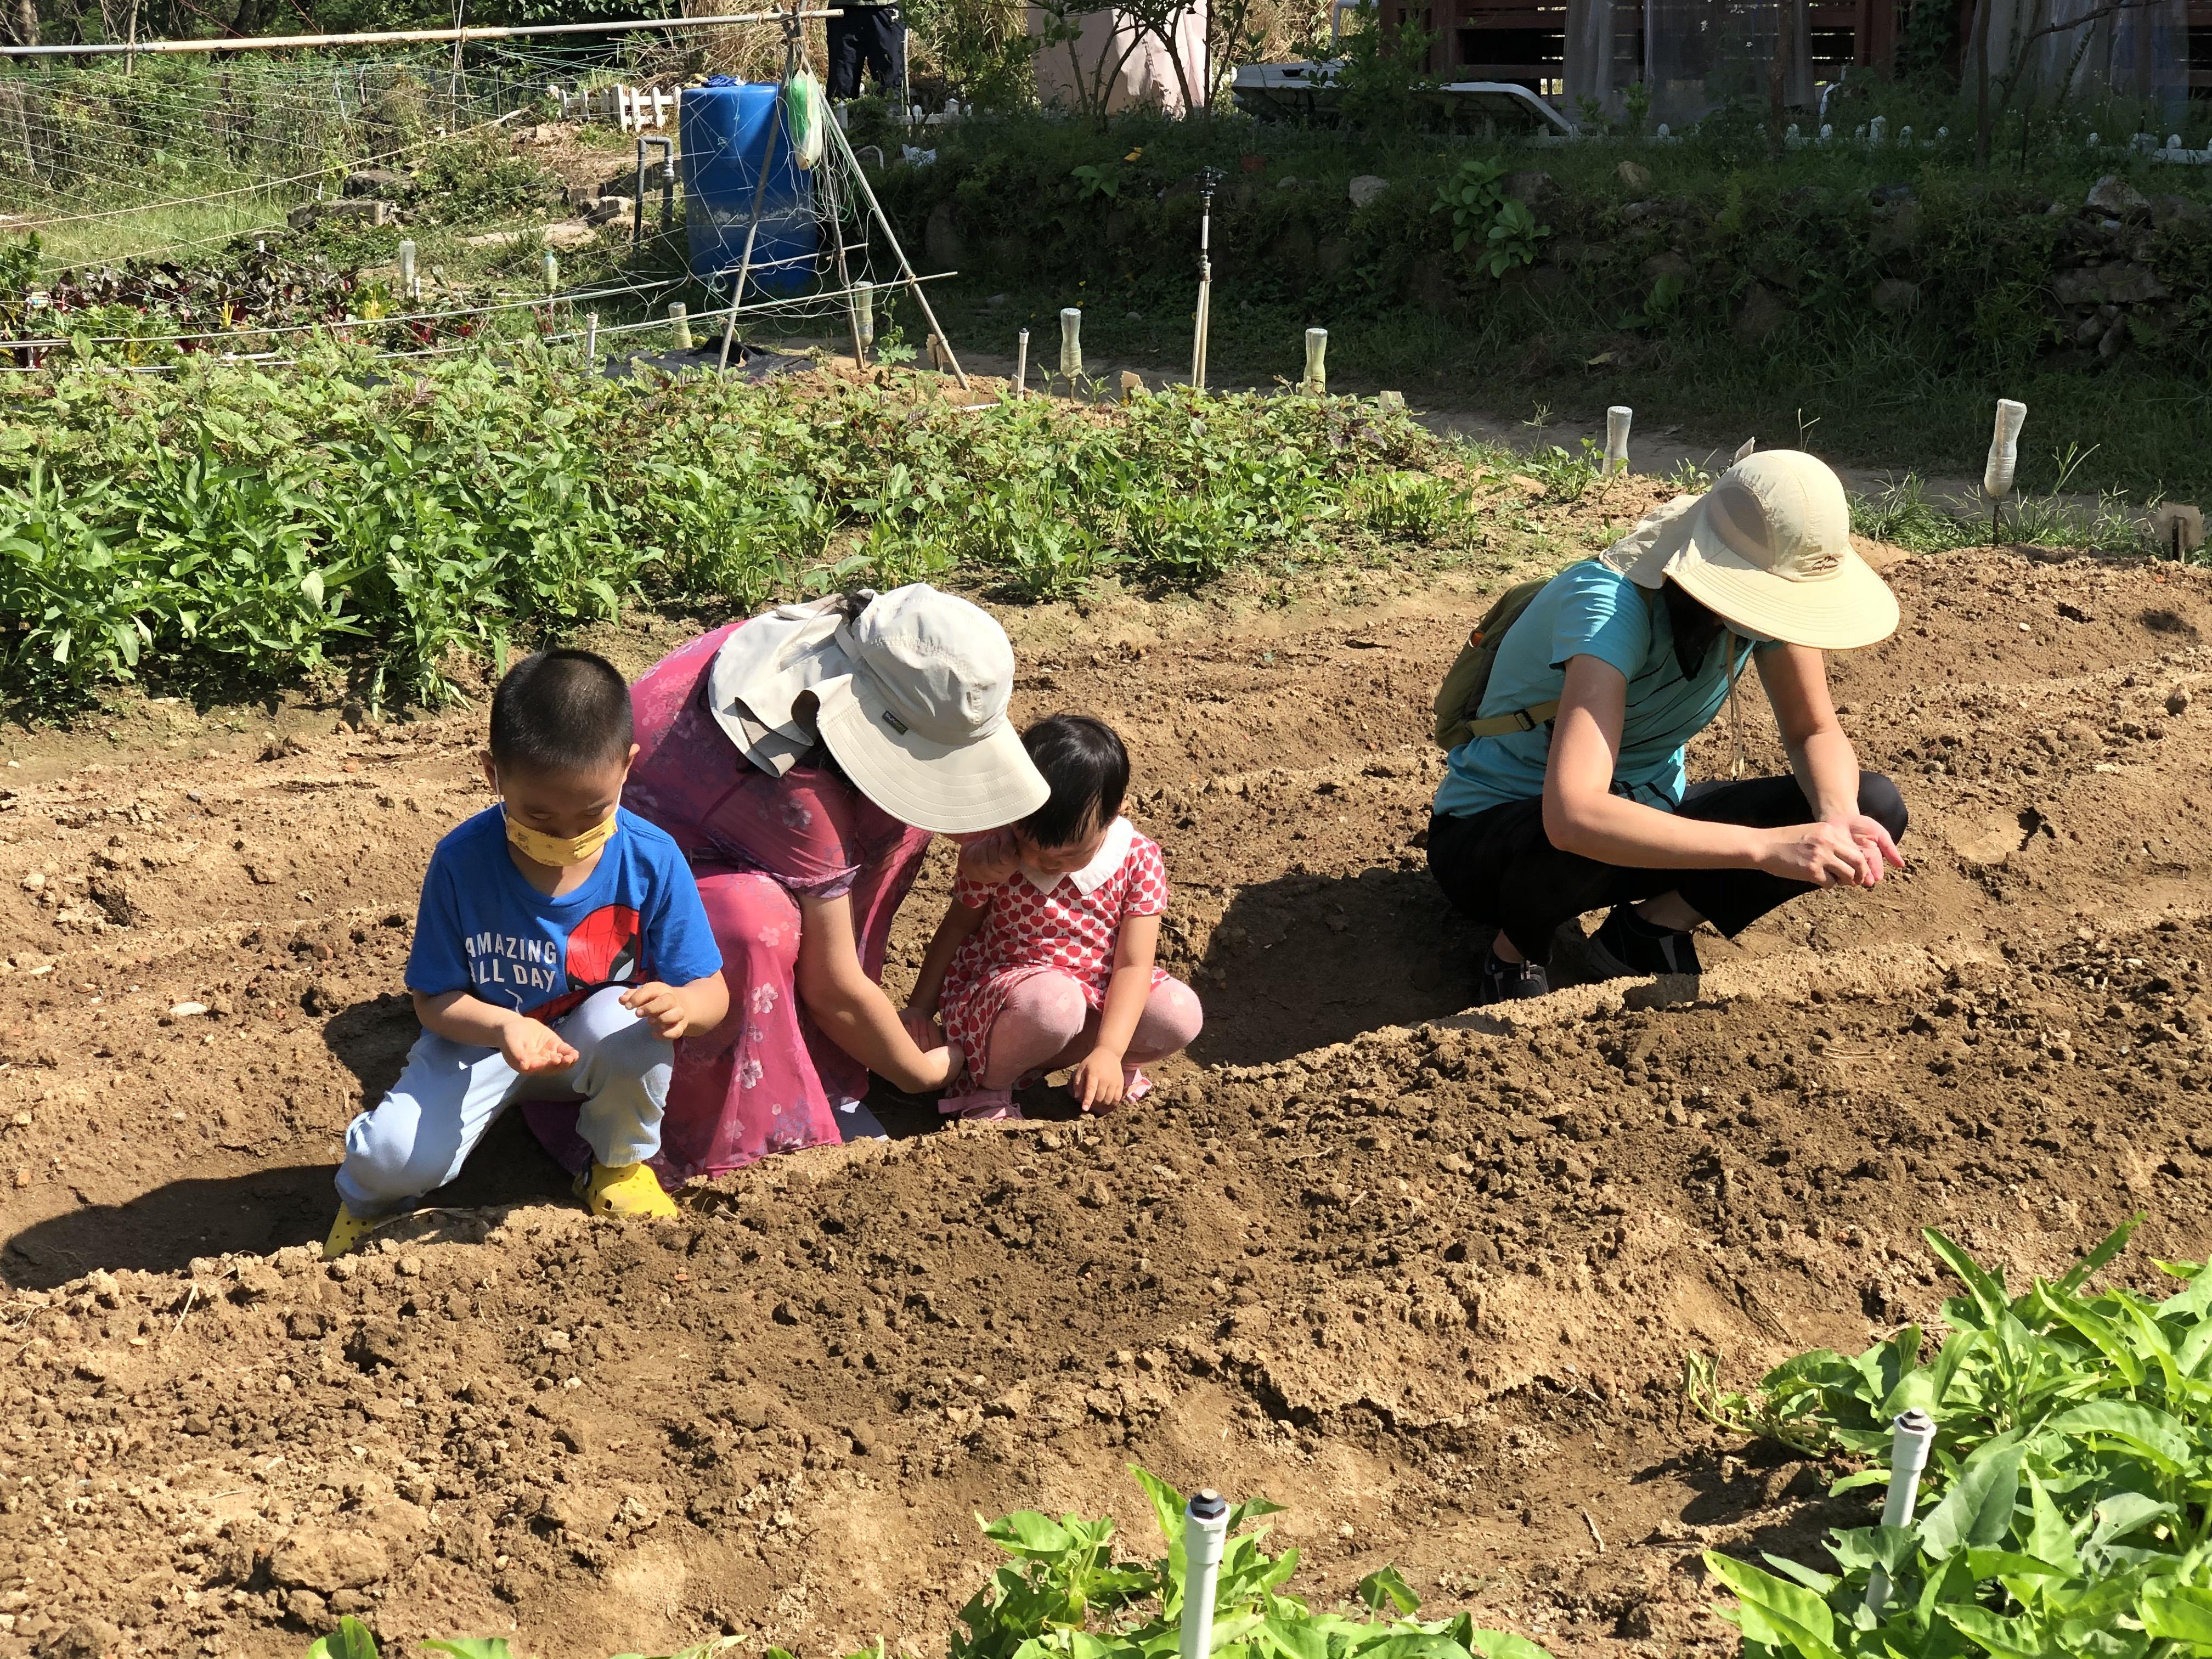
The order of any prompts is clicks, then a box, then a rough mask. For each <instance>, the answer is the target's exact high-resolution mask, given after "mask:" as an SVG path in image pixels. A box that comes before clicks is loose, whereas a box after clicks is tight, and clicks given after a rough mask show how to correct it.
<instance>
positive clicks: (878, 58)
mask: <svg viewBox="0 0 2212 1659" xmlns="http://www.w3.org/2000/svg"><path fill="white" fill-rule="evenodd" d="M842 11H843V13H844V15H843V16H842V17H833V18H831V19H830V20H829V95H830V96H831V97H832V98H858V97H859V96H860V73H861V71H862V70H864V69H866V70H872V71H873V73H874V75H875V77H876V90H877V91H878V92H880V93H885V94H888V93H889V92H890V90H891V88H894V87H896V88H902V89H903V88H905V86H906V19H905V18H904V17H902V15H900V13H899V9H898V8H897V7H896V6H846V7H843V8H842Z"/></svg>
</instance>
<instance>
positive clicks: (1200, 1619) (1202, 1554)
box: [1182, 1487, 1229, 1659]
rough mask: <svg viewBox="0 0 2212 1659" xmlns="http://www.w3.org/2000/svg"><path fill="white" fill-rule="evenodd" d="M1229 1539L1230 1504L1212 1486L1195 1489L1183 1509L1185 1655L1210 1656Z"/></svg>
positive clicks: (1185, 1657) (1202, 1658)
mask: <svg viewBox="0 0 2212 1659" xmlns="http://www.w3.org/2000/svg"><path fill="white" fill-rule="evenodd" d="M1228 1541H1229V1505H1228V1504H1226V1503H1225V1502H1224V1501H1223V1499H1222V1496H1221V1494H1220V1493H1219V1492H1215V1491H1213V1490H1212V1488H1211V1487H1209V1488H1207V1489H1206V1490H1205V1491H1203V1492H1196V1493H1194V1494H1193V1495H1192V1497H1191V1500H1190V1503H1189V1505H1188V1507H1187V1508H1185V1510H1183V1512H1182V1556H1183V1578H1182V1659H1206V1656H1207V1654H1209V1653H1210V1652H1212V1649H1213V1590H1214V1586H1215V1584H1216V1583H1218V1581H1219V1579H1220V1577H1221V1552H1222V1548H1223V1547H1224V1546H1225V1545H1226V1544H1227V1543H1228Z"/></svg>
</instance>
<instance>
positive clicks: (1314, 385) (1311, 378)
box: [1305, 328, 1328, 398]
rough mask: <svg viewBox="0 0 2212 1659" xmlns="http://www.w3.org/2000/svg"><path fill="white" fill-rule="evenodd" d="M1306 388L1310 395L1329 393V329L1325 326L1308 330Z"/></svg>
mask: <svg viewBox="0 0 2212 1659" xmlns="http://www.w3.org/2000/svg"><path fill="white" fill-rule="evenodd" d="M1305 389H1306V392H1307V394H1308V395H1309V396H1310V397H1315V398H1325V397H1327V396H1328V330H1327V329H1325V328H1310V329H1308V330H1307V331H1306V378H1305Z"/></svg>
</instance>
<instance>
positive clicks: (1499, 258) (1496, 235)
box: [1475, 202, 1552, 276]
mask: <svg viewBox="0 0 2212 1659" xmlns="http://www.w3.org/2000/svg"><path fill="white" fill-rule="evenodd" d="M1550 234H1552V228H1551V227H1550V226H1549V225H1540V224H1538V223H1537V222H1536V216H1535V215H1534V214H1533V213H1531V212H1530V211H1529V210H1528V204H1527V203H1526V202H1508V203H1506V204H1505V205H1504V206H1503V207H1501V208H1499V209H1498V216H1497V217H1496V218H1495V219H1492V221H1491V222H1490V230H1489V233H1488V234H1487V235H1486V237H1485V238H1484V239H1483V250H1482V252H1480V253H1479V254H1477V255H1476V256H1475V263H1476V264H1478V265H1480V266H1481V267H1482V268H1483V269H1484V270H1486V271H1488V272H1489V273H1490V274H1491V275H1492V276H1504V274H1505V273H1506V272H1507V271H1509V270H1514V269H1516V267H1518V266H1521V265H1533V264H1535V263H1536V244H1537V243H1539V242H1541V241H1542V240H1544V238H1545V237H1547V236H1549V235H1550Z"/></svg>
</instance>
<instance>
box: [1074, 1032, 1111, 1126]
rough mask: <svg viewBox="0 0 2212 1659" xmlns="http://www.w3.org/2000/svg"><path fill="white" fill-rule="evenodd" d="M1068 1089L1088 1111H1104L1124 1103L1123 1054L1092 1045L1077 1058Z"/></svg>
mask: <svg viewBox="0 0 2212 1659" xmlns="http://www.w3.org/2000/svg"><path fill="white" fill-rule="evenodd" d="M1067 1091H1068V1092H1069V1093H1070V1094H1072V1095H1073V1096H1074V1097H1075V1103H1076V1104H1077V1105H1078V1106H1080V1107H1081V1108H1082V1109H1084V1110H1085V1111H1086V1112H1103V1111H1107V1110H1109V1109H1112V1108H1114V1107H1115V1106H1119V1105H1120V1104H1121V1055H1119V1054H1115V1052H1114V1051H1113V1050H1112V1049H1110V1048H1093V1049H1092V1050H1091V1052H1090V1053H1089V1054H1085V1055H1084V1057H1083V1058H1082V1060H1079V1061H1078V1062H1077V1064H1076V1067H1075V1072H1074V1074H1073V1076H1071V1077H1070V1078H1069V1079H1067Z"/></svg>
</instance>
